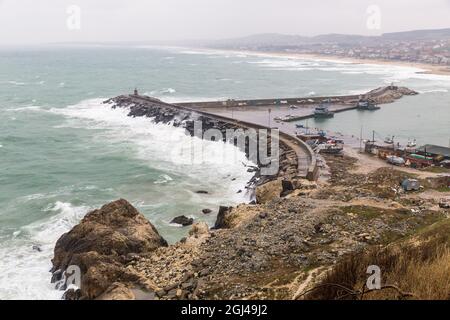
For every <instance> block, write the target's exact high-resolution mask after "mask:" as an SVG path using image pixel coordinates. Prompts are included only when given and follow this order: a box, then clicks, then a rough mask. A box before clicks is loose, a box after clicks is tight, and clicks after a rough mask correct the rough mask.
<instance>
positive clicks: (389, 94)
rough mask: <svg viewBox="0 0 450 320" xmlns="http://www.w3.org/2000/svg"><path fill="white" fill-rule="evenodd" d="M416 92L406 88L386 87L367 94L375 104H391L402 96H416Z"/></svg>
mask: <svg viewBox="0 0 450 320" xmlns="http://www.w3.org/2000/svg"><path fill="white" fill-rule="evenodd" d="M416 94H418V92H416V91H414V90H411V89H409V88H406V87H397V86H387V87H382V88H378V89H375V90H372V91H370V92H368V93H367V96H368V97H370V98H371V99H372V100H373V101H374V102H375V103H376V104H385V103H391V102H394V101H395V100H398V99H400V98H401V97H403V96H412V95H416Z"/></svg>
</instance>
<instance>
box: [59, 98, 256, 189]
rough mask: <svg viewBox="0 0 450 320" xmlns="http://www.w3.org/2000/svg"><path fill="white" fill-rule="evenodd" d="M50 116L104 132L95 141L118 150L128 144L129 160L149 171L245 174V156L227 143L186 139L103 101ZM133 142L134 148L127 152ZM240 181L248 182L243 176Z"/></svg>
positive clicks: (177, 130)
mask: <svg viewBox="0 0 450 320" xmlns="http://www.w3.org/2000/svg"><path fill="white" fill-rule="evenodd" d="M50 111H51V112H54V113H58V114H61V115H64V116H65V117H67V118H68V119H69V120H70V121H69V122H68V123H67V124H66V125H69V126H73V125H74V126H77V127H81V126H84V127H85V128H88V129H103V130H104V131H102V132H98V133H96V137H95V139H102V140H104V141H105V142H107V143H109V144H112V145H114V147H116V148H119V147H120V146H122V145H124V144H127V146H128V147H127V148H128V152H129V153H130V156H132V157H135V158H137V159H140V160H142V161H145V162H148V165H149V166H151V167H152V168H156V169H161V170H162V171H164V172H171V171H173V172H175V173H178V174H184V175H186V174H189V175H191V176H199V177H205V178H206V179H207V181H208V180H213V179H214V177H210V176H209V175H210V173H211V172H215V174H226V173H230V172H241V171H245V170H243V168H242V162H243V161H246V158H245V154H244V153H243V152H241V151H240V150H238V149H237V148H235V147H234V146H233V145H231V144H228V143H220V142H214V141H205V140H202V139H199V138H197V137H191V136H190V135H187V134H186V132H185V130H184V129H183V128H175V127H173V126H170V125H165V124H156V123H153V122H152V121H151V119H149V118H145V117H137V118H132V117H128V116H127V114H128V110H127V109H124V108H116V109H112V108H111V106H110V105H105V104H103V103H102V99H92V100H87V101H83V102H81V103H79V104H77V105H73V106H69V107H67V108H53V109H51V110H50ZM130 142H132V144H133V145H134V147H132V148H130V147H129V143H130ZM243 177H244V178H243V179H242V180H241V181H240V182H241V183H243V184H245V182H246V181H244V182H243V180H245V179H247V178H250V176H248V175H247V174H243Z"/></svg>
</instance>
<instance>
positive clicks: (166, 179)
mask: <svg viewBox="0 0 450 320" xmlns="http://www.w3.org/2000/svg"><path fill="white" fill-rule="evenodd" d="M172 180H173V179H172V177H170V176H169V175H167V174H162V175H160V176H159V179H158V180H156V181H155V182H153V183H154V184H163V183H167V182H170V181H172Z"/></svg>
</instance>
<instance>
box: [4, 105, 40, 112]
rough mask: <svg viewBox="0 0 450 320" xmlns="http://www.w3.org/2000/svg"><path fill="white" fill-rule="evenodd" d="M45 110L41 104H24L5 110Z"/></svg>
mask: <svg viewBox="0 0 450 320" xmlns="http://www.w3.org/2000/svg"><path fill="white" fill-rule="evenodd" d="M42 110H44V109H43V108H42V107H40V106H24V107H17V108H7V109H5V111H11V112H17V111H42Z"/></svg>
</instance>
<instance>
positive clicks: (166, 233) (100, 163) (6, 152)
mask: <svg viewBox="0 0 450 320" xmlns="http://www.w3.org/2000/svg"><path fill="white" fill-rule="evenodd" d="M423 71H424V70H420V69H417V68H411V67H404V66H393V65H386V64H383V65H375V64H352V63H347V62H342V61H334V60H329V59H312V58H308V59H306V58H299V57H289V56H281V55H276V54H273V55H270V54H252V53H242V52H230V51H220V50H205V49H189V48H177V47H155V46H119V45H117V46H112V45H108V46H107V45H85V46H83V45H48V46H34V47H1V48H0V112H1V115H0V299H60V298H61V292H60V291H57V290H55V289H54V287H53V285H52V284H51V283H50V278H51V274H50V273H49V270H50V268H51V258H52V256H53V249H54V245H55V243H56V241H57V240H58V238H59V237H60V236H61V235H62V234H64V233H65V232H68V231H69V230H70V229H71V227H73V226H74V225H75V224H77V223H78V222H79V221H80V220H81V219H82V217H83V216H84V215H85V214H86V213H87V212H89V211H90V210H93V209H95V208H99V207H100V206H102V205H103V204H105V203H108V202H110V201H113V200H116V199H119V198H124V199H127V200H128V201H130V202H131V203H132V204H133V205H134V206H136V208H137V209H138V210H139V211H140V212H142V213H143V214H144V215H145V216H146V217H147V218H148V219H149V220H150V221H151V222H152V223H153V224H154V225H155V226H156V228H157V229H158V230H159V232H160V233H161V235H162V236H163V237H164V238H165V239H167V240H168V241H169V242H171V243H173V242H176V241H178V240H179V239H181V238H182V237H183V236H185V235H186V233H187V231H188V228H182V227H179V226H177V225H174V224H171V223H170V221H171V220H172V218H173V217H175V216H178V215H186V216H188V217H192V218H194V219H195V220H196V221H204V222H206V223H208V224H210V225H211V224H213V223H214V220H215V213H216V212H217V210H218V207H219V206H220V205H236V204H239V203H243V202H248V201H249V200H250V194H249V193H248V192H246V191H245V188H244V187H245V184H246V182H247V181H248V180H249V179H250V178H251V177H252V173H250V172H247V168H246V165H248V164H249V163H248V160H247V159H246V158H245V156H244V154H242V153H241V152H240V151H238V150H236V149H235V148H234V147H233V146H231V145H226V144H223V143H218V142H207V141H202V140H200V139H198V138H196V137H190V136H187V135H186V134H185V132H184V130H183V129H182V128H174V127H172V126H170V125H163V124H155V123H152V121H151V119H148V118H130V117H127V110H124V109H112V108H111V106H110V105H107V104H103V103H102V102H103V101H104V100H106V99H108V98H110V97H114V96H117V95H120V94H127V93H131V92H132V91H133V90H134V89H135V88H137V89H138V90H139V92H140V93H142V94H147V95H150V96H153V97H157V98H160V99H162V100H164V101H167V102H181V101H208V100H225V99H228V98H235V99H239V98H249V99H250V98H273V97H280V98H281V97H283V98H287V97H304V96H325V95H346V94H359V93H364V92H367V91H369V90H371V89H374V88H376V87H380V86H384V85H387V84H391V83H394V84H395V85H402V86H407V87H409V88H411V89H414V90H416V91H418V92H419V93H420V94H419V95H418V96H411V97H405V98H403V99H401V100H398V101H397V102H395V103H392V104H389V105H385V106H383V107H382V109H381V110H378V111H376V112H358V111H349V112H343V113H339V114H336V116H335V118H334V119H328V120H327V121H320V122H317V123H315V122H314V120H309V121H310V123H309V125H310V126H314V127H319V128H322V129H326V130H332V131H334V132H341V133H343V134H348V135H356V136H359V135H360V132H361V129H363V133H364V135H365V136H367V137H370V136H371V134H372V131H376V133H377V135H379V136H380V137H384V136H391V135H395V136H396V137H397V138H398V139H400V140H401V141H407V140H410V139H416V140H417V143H418V144H425V143H431V144H438V145H444V146H448V145H449V143H450V141H449V140H450V92H449V90H450V76H445V75H431V74H425V73H423ZM193 150H194V151H193ZM192 152H201V153H202V157H201V159H202V161H195V162H192V161H187V160H188V159H187V158H189V157H188V156H189V154H191V153H192ZM231 153H232V154H233V157H224V154H231ZM191 155H192V154H191ZM198 190H206V191H208V194H198V193H197V192H196V191H198ZM240 190H243V192H240ZM202 209H211V210H213V213H211V214H209V215H208V214H203V213H202Z"/></svg>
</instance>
